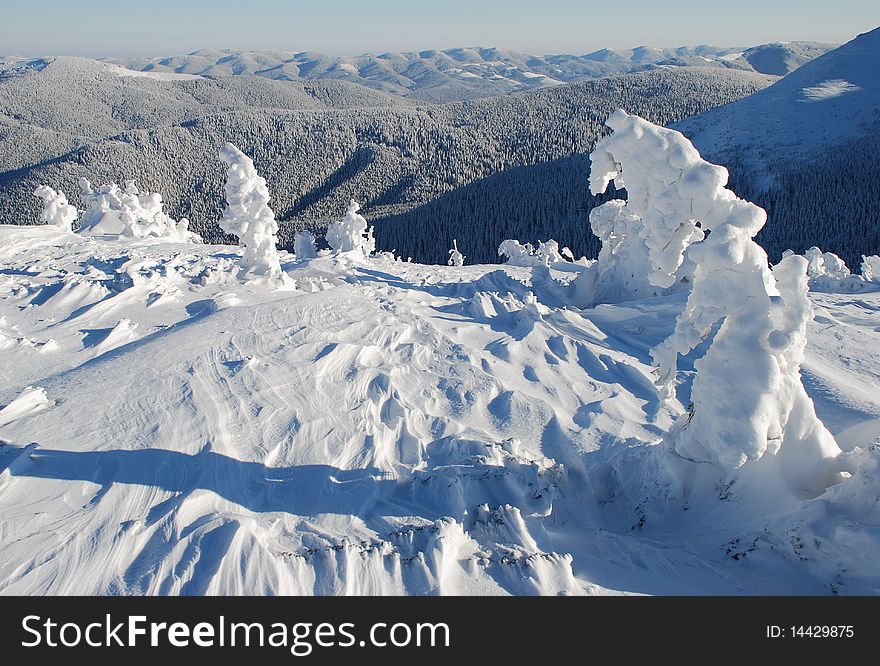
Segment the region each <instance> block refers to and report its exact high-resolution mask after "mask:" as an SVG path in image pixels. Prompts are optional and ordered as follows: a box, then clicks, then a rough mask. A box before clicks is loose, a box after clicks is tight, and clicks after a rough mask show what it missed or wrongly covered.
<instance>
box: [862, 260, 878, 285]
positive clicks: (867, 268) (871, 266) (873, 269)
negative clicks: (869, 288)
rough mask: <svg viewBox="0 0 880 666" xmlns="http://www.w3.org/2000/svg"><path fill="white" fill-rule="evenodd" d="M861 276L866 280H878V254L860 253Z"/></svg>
mask: <svg viewBox="0 0 880 666" xmlns="http://www.w3.org/2000/svg"><path fill="white" fill-rule="evenodd" d="M862 278H864V279H865V280H867V281H868V282H880V256H877V255H876V254H874V255H871V256H865V255H864V254H863V255H862Z"/></svg>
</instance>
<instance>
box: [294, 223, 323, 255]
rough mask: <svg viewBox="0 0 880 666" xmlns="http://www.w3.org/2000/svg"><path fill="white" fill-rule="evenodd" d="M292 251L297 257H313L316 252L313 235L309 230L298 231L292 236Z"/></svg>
mask: <svg viewBox="0 0 880 666" xmlns="http://www.w3.org/2000/svg"><path fill="white" fill-rule="evenodd" d="M293 252H294V254H295V255H296V258H297V259H314V258H315V257H316V256H318V254H317V250H316V249H315V235H314V234H313V233H312V232H311V231H305V230H303V231H299V232H297V234H296V236H294V237H293Z"/></svg>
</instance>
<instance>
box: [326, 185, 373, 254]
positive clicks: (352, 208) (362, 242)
mask: <svg viewBox="0 0 880 666" xmlns="http://www.w3.org/2000/svg"><path fill="white" fill-rule="evenodd" d="M360 209H361V205H360V204H359V203H358V202H357V201H355V200H354V199H352V200H351V203H349V204H348V210H346V211H345V217H343V218H342V219H341V220H337V221H335V222H331V223H330V226H328V227H327V244H328V245H329V246H330V248H331V249H332V250H333V251H334V252H352V251H354V250H359V251H360V252H362V253H363V254H364V256H369V255H370V254H372V253H373V252H375V250H376V241H375V239H374V238H373V228H372V227H370V228H369V229H367V221H366V220H365V219H364V217H363V216H362V215H360V214H359V213H358V211H359V210H360Z"/></svg>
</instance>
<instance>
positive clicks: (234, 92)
mask: <svg viewBox="0 0 880 666" xmlns="http://www.w3.org/2000/svg"><path fill="white" fill-rule="evenodd" d="M6 72H7V75H6V76H5V78H0V222H3V223H16V222H24V223H29V222H30V223H33V222H36V220H37V216H38V211H39V202H38V201H37V200H36V199H35V198H34V197H33V196H32V195H31V193H32V192H33V190H34V188H36V187H37V186H38V185H39V184H41V183H51V184H52V186H53V187H60V188H62V189H63V190H64V191H65V192H67V194H68V196H69V197H70V198H71V201H72V202H74V204H76V205H81V202H80V201H79V196H78V187H77V180H78V179H79V178H80V177H86V178H89V179H90V180H92V181H93V182H96V183H104V182H107V181H110V180H116V181H117V182H122V181H124V180H125V179H129V178H135V179H137V181H138V183H139V185H140V186H141V187H142V188H144V189H149V190H151V191H158V192H160V193H162V195H163V196H164V197H165V200H166V202H167V209H168V212H169V213H170V214H172V215H173V216H175V217H183V216H185V217H188V218H189V219H190V220H191V221H192V224H193V228H194V229H195V230H196V231H198V232H199V233H201V234H203V235H204V236H205V237H206V238H207V239H210V240H217V241H222V240H225V236H223V234H222V233H221V232H220V230H219V228H218V226H217V223H216V220H217V219H219V216H220V213H221V211H222V206H223V174H224V171H223V168H222V165H221V163H220V162H219V160H218V159H217V151H218V148H219V147H220V146H221V145H222V144H224V143H225V142H227V141H232V142H234V143H235V144H237V145H238V146H239V147H240V148H241V149H242V150H244V151H245V152H247V153H248V154H250V155H252V156H253V157H254V160H255V162H256V165H257V168H258V169H259V170H260V172H261V173H262V174H263V175H264V176H265V177H266V178H267V180H268V182H269V187H270V189H271V192H272V197H273V198H272V202H271V204H272V207H273V209H274V210H275V212H276V214H277V215H278V217H279V219H280V220H281V222H282V231H281V238H282V241H283V242H285V243H289V242H290V238H291V234H292V232H293V231H296V230H298V229H300V228H303V227H310V228H314V229H316V230H319V231H320V230H321V229H322V228H323V227H324V226H325V225H326V224H327V222H328V221H329V220H330V219H333V218H334V217H337V216H339V215H341V214H342V212H344V210H345V207H346V205H347V204H348V201H349V199H350V198H355V199H358V200H359V201H361V202H362V203H364V204H365V206H364V211H365V214H366V215H367V216H368V217H369V218H370V219H371V220H373V221H375V222H376V225H377V235H378V237H379V239H380V242H381V243H382V244H383V247H385V248H387V249H391V248H396V249H398V250H399V251H400V252H401V253H406V256H413V257H415V258H417V259H421V260H427V261H437V260H444V258H445V253H446V248H447V244H448V243H449V242H450V240H451V237H450V236H449V235H448V233H446V232H444V231H443V228H444V226H443V225H447V226H446V227H445V228H446V229H447V230H448V231H452V230H453V229H455V228H457V227H458V226H462V225H463V226H465V227H466V228H467V229H469V230H470V235H459V236H458V238H459V241H460V242H462V243H466V244H467V245H468V246H469V247H473V245H474V244H476V242H477V241H478V240H479V242H480V243H481V244H483V245H485V247H483V248H482V249H481V250H479V252H482V253H483V256H484V258H486V259H492V258H495V250H496V248H497V245H498V243H499V242H500V241H501V240H504V238H505V237H506V236H507V235H508V234H513V233H517V234H522V236H523V237H522V240H523V241H528V240H536V239H537V237H538V236H543V235H545V233H546V232H547V230H552V231H553V235H554V236H555V237H558V238H559V240H560V241H562V242H565V243H568V244H573V247H574V248H575V249H581V245H579V244H578V242H577V241H578V239H579V238H582V237H584V238H585V237H587V236H589V227H588V224H587V221H586V216H585V211H586V210H587V208H585V207H588V205H589V204H588V200H589V199H590V197H589V196H588V191H587V185H586V180H585V179H584V180H582V181H580V180H578V181H577V182H575V181H572V180H569V179H563V180H561V181H558V182H557V183H555V184H553V186H552V187H548V188H544V189H543V190H541V191H539V192H536V193H535V196H533V197H530V198H529V199H523V198H522V197H520V196H519V195H520V194H521V193H522V192H524V191H525V190H524V189H523V187H522V186H521V184H520V183H518V182H517V181H516V175H517V174H523V173H525V171H523V168H528V167H532V166H533V165H538V166H537V167H536V168H537V169H539V170H540V169H542V168H543V167H541V166H540V165H546V164H552V163H554V162H555V161H558V160H565V159H569V158H572V157H573V156H577V155H583V154H584V153H585V152H586V151H588V150H590V149H591V148H592V146H593V144H594V143H595V141H596V139H597V138H598V137H599V136H601V135H602V134H603V133H604V132H605V128H604V127H603V123H604V121H605V119H606V118H607V116H608V115H609V114H610V113H611V112H612V111H613V110H614V109H615V108H617V107H619V106H623V107H625V108H627V109H629V110H631V111H634V112H638V113H640V114H641V115H644V116H646V117H648V118H650V119H651V120H654V121H657V122H662V123H666V122H671V121H674V120H679V119H682V118H685V117H687V116H689V115H693V114H695V113H699V112H701V111H705V110H707V109H710V108H712V107H715V106H719V105H721V104H725V103H727V102H730V101H732V100H735V99H738V98H740V97H743V96H746V95H749V94H751V93H753V92H755V91H756V90H759V89H761V88H763V87H764V86H766V85H768V84H769V83H770V82H771V81H772V78H770V77H767V76H764V75H760V74H756V73H755V72H750V71H743V70H737V69H725V68H717V67H702V68H701V67H667V66H662V67H657V68H654V69H651V70H647V71H643V72H637V73H632V74H626V75H619V76H614V77H609V78H603V79H595V80H590V81H585V82H583V83H576V84H567V85H561V86H555V87H553V88H550V89H546V90H537V91H529V92H522V93H517V94H511V95H504V96H500V97H494V98H485V99H477V100H472V101H467V102H459V103H450V104H444V105H437V104H429V103H420V104H418V105H416V104H414V102H413V101H412V100H411V99H407V98H402V97H399V96H396V95H392V94H390V93H385V92H381V91H377V90H374V89H371V88H366V87H364V86H361V85H359V84H356V83H350V82H347V81H332V80H319V81H282V80H270V79H266V78H263V77H257V76H244V75H242V76H222V77H217V78H203V77H200V76H199V75H193V76H194V77H195V78H193V77H185V78H179V77H172V80H166V78H167V77H165V78H160V77H155V76H151V77H145V76H129V75H122V76H121V75H120V74H124V72H123V71H121V69H120V68H119V67H117V66H115V65H110V64H108V63H104V62H98V61H94V60H87V59H82V58H56V59H53V60H48V59H47V60H44V61H39V62H37V61H31V62H29V63H24V64H21V63H19V64H16V65H14V64H12V63H8V64H7V65H6ZM175 74H179V73H175ZM511 170H512V174H513V175H512V177H511V178H507V177H503V178H500V179H492V180H489V181H486V182H490V183H505V184H509V185H510V186H511V187H513V188H514V190H512V191H508V190H506V189H505V188H501V189H497V190H495V191H493V192H492V193H491V195H490V196H487V197H485V198H480V199H478V200H471V199H469V198H465V199H462V201H470V203H469V204H468V208H467V209H462V210H461V213H464V214H466V219H459V218H455V219H452V218H448V219H445V221H444V222H442V224H439V226H438V225H436V224H435V222H434V218H432V217H428V216H426V217H425V218H424V219H423V220H420V221H419V222H418V225H415V226H414V224H415V223H413V222H412V218H410V217H407V218H406V221H404V220H402V219H401V217H400V216H401V215H405V214H406V212H407V211H410V210H413V209H418V212H419V214H420V215H421V214H422V213H425V212H427V211H426V210H425V209H424V208H422V207H424V206H425V205H427V204H428V203H430V202H433V201H435V200H437V199H438V197H441V196H442V195H446V194H449V197H447V198H446V199H444V202H447V203H448V202H451V201H452V200H455V199H456V196H457V195H455V194H451V193H453V192H454V191H455V190H456V189H457V188H462V186H465V185H469V184H471V183H475V182H478V181H485V180H486V179H491V178H492V177H493V175H495V174H498V173H499V172H508V171H511ZM577 173H579V172H577ZM538 182H541V181H540V180H535V181H533V184H532V186H530V188H531V189H530V190H529V191H533V190H534V184H535V183H538ZM560 183H565V184H566V188H565V189H564V190H562V191H560V189H559V187H558V185H559V184H560ZM475 191H477V190H476V189H467V190H462V194H463V195H464V194H468V193H472V192H475ZM469 196H470V194H468V197H469ZM450 197H451V198H450ZM535 206H538V209H537V210H539V211H541V216H540V218H538V217H536V215H535V209H534V207H535ZM430 210H432V211H435V213H432V214H443V206H438V207H436V208H431V209H430ZM456 214H458V212H457V213H456ZM490 228H491V229H493V231H492V232H491V233H490V234H489V235H485V234H484V230H486V229H490ZM505 228H506V229H508V231H505ZM419 233H424V234H430V237H429V238H423V239H416V237H415V236H416V235H417V234H419ZM499 235H500V238H499V237H498V236H499ZM417 243H422V245H421V246H420V247H422V248H423V250H420V249H419V246H417V245H416V244H417ZM584 251H586V248H584ZM469 252H471V255H472V256H474V258H476V254H475V253H476V252H477V250H470V249H469Z"/></svg>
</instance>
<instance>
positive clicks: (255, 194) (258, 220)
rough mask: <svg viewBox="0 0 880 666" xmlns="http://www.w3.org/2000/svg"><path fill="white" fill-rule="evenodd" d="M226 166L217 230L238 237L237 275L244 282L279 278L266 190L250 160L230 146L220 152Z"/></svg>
mask: <svg viewBox="0 0 880 666" xmlns="http://www.w3.org/2000/svg"><path fill="white" fill-rule="evenodd" d="M220 159H221V160H222V161H223V162H224V163H225V164H226V165H227V167H228V168H227V171H226V188H225V189H226V209H225V210H224V211H223V217H222V218H221V219H220V227H221V228H222V229H223V231H225V232H226V233H227V234H233V235H234V236H238V242H239V245H240V246H241V247H242V248H243V250H244V252H243V253H242V255H241V261H240V266H241V273H242V275H243V276H244V277H245V278H246V279H247V280H257V281H259V280H269V281H278V280H280V279H281V264H280V263H279V261H278V250H277V248H276V244H277V243H278V238H277V236H276V234H277V233H278V223H277V222H276V221H275V213H273V212H272V209H271V208H269V188H268V187H267V186H266V180H265V179H264V178H262V177H261V176H260V175H259V174H258V173H257V170H256V168H255V167H254V161H253V160H252V159H251V158H250V157H248V156H247V155H245V154H244V153H243V152H241V151H240V150H239V149H238V148H236V147H235V146H234V145H232V144H231V143H227V144H226V145H225V146H223V147H222V148H221V149H220Z"/></svg>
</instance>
